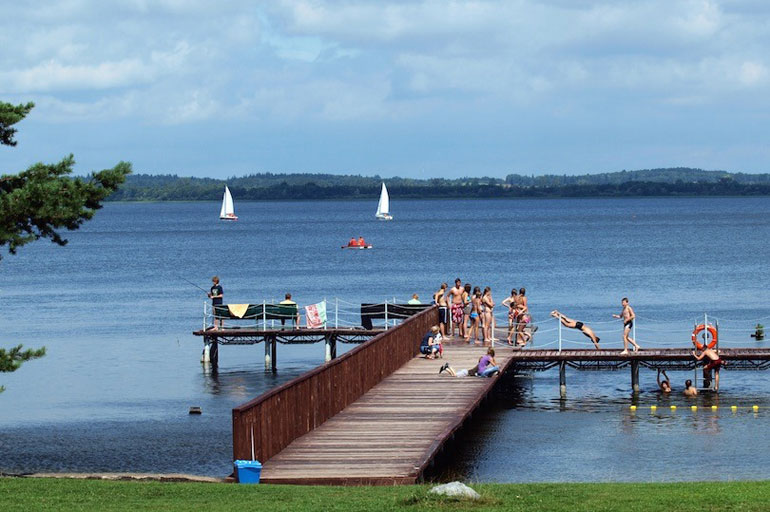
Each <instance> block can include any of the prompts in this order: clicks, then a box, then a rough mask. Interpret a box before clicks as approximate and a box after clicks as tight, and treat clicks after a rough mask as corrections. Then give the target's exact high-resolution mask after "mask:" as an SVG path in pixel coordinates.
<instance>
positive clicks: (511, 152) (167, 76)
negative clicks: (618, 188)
mask: <svg viewBox="0 0 770 512" xmlns="http://www.w3.org/2000/svg"><path fill="white" fill-rule="evenodd" d="M0 12H2V16H0V100H3V101H10V102H14V103H17V102H25V101H34V102H35V103H36V104H37V107H36V108H35V110H34V111H33V113H32V114H31V115H30V117H29V118H28V119H27V120H25V121H24V122H23V123H22V124H21V125H20V126H19V128H20V132H19V135H18V137H17V139H18V140H19V145H18V146H17V147H16V148H5V149H1V148H0V166H2V167H0V169H2V172H16V171H19V170H21V169H23V168H25V167H27V166H28V165H30V164H31V163H34V162H36V161H40V160H42V161H55V160H58V159H60V158H61V157H62V156H64V155H66V154H69V153H70V152H72V153H74V154H75V157H76V159H77V161H78V168H77V170H78V172H88V171H90V170H93V169H100V168H104V167H111V166H112V165H114V164H115V163H116V162H117V161H119V160H128V161H131V162H132V163H133V164H134V169H135V171H136V172H148V173H161V172H162V173H176V174H180V175H188V176H212V177H226V176H232V175H242V174H247V173H252V172H263V171H270V172H333V173H356V174H374V173H379V174H380V175H382V176H394V175H400V176H411V177H438V176H446V177H459V176H480V175H491V176H504V175H506V174H508V173H510V172H519V173H526V174H542V173H548V172H556V173H566V174H573V173H583V172H604V171H614V170H621V169H640V168H650V167H668V166H680V165H681V166H693V167H702V168H706V169H726V170H733V171H747V172H764V171H768V170H770V169H768V166H767V162H768V160H769V157H770V144H768V141H767V138H768V133H770V131H768V124H769V123H768V118H769V117H770V110H768V106H770V105H769V104H770V95H769V94H768V93H769V92H770V91H769V89H768V86H769V85H770V71H769V69H768V66H769V65H770V64H768V58H769V57H768V52H767V48H770V3H768V2H764V1H752V0H747V1H737V0H722V1H708V0H697V1H696V0H677V1H670V0H665V1H623V0H616V1H606V2H605V1H587V0H551V1H539V2H535V1H528V0H510V1H502V2H496V1H483V0H479V1H452V0H427V1H406V0H397V1H382V0H378V1H368V2H347V1H323V0H314V1H310V0H293V1H282V0H271V1H266V2H260V1H242V2H240V1H222V2H211V1H197V0H188V1H182V0H155V1H153V0H133V1H129V0H126V1H119V0H115V1H109V2H100V1H95V0H93V1H92V0H62V1H59V2H45V1H39V2H19V1H11V0H0Z"/></svg>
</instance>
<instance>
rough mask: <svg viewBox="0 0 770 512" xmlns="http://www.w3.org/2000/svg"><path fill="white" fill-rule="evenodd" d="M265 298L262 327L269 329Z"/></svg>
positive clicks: (263, 301)
mask: <svg viewBox="0 0 770 512" xmlns="http://www.w3.org/2000/svg"><path fill="white" fill-rule="evenodd" d="M265 306H266V304H265V300H264V299H262V328H263V329H267V311H266V310H265Z"/></svg>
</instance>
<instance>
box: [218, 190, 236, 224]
mask: <svg viewBox="0 0 770 512" xmlns="http://www.w3.org/2000/svg"><path fill="white" fill-rule="evenodd" d="M219 218H220V219H222V220H236V219H238V217H236V216H235V208H234V207H233V196H232V195H231V194H230V189H229V188H227V185H225V194H224V196H222V209H221V210H219Z"/></svg>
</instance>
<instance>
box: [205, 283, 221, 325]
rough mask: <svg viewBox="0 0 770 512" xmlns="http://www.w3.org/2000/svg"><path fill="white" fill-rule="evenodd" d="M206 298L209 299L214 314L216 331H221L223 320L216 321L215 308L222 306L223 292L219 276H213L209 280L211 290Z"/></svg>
mask: <svg viewBox="0 0 770 512" xmlns="http://www.w3.org/2000/svg"><path fill="white" fill-rule="evenodd" d="M208 296H209V298H210V299H211V309H212V311H213V313H214V319H215V320H214V322H215V325H216V327H217V329H221V328H222V326H223V325H224V320H222V318H221V317H220V318H219V319H217V312H216V306H221V305H222V299H223V297H224V290H223V289H222V285H221V284H219V276H214V277H212V278H211V290H209V293H208Z"/></svg>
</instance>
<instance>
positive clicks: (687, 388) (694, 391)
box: [684, 379, 698, 396]
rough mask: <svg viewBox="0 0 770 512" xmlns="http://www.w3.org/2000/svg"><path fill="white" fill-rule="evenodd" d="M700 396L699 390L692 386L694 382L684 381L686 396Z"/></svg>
mask: <svg viewBox="0 0 770 512" xmlns="http://www.w3.org/2000/svg"><path fill="white" fill-rule="evenodd" d="M697 394H698V390H697V389H695V388H694V387H693V386H692V381H691V380H690V379H687V380H686V381H684V396H695V395H697Z"/></svg>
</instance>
